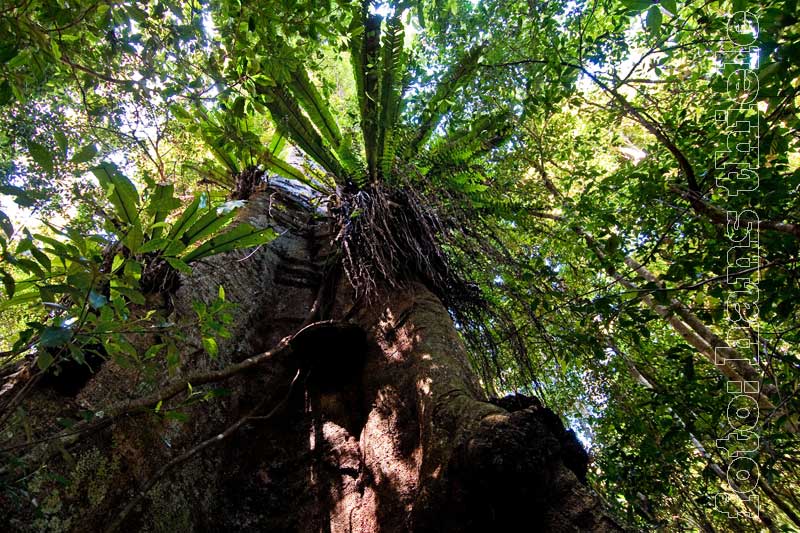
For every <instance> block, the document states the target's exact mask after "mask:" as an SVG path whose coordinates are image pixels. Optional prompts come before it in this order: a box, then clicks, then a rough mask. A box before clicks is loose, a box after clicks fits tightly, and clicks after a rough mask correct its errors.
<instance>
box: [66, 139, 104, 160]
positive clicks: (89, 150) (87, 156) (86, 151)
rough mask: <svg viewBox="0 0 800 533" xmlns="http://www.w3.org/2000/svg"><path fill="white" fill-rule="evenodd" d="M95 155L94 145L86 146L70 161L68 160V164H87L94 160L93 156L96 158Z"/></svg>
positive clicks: (95, 148)
mask: <svg viewBox="0 0 800 533" xmlns="http://www.w3.org/2000/svg"><path fill="white" fill-rule="evenodd" d="M96 155H97V147H96V146H95V145H94V143H92V144H87V145H86V146H84V147H83V148H81V149H80V150H79V151H78V152H77V153H76V154H75V155H74V156H72V159H70V162H72V163H76V164H77V163H88V162H89V161H91V160H92V159H94V156H96Z"/></svg>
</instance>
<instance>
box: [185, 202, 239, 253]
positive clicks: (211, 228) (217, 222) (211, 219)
mask: <svg viewBox="0 0 800 533" xmlns="http://www.w3.org/2000/svg"><path fill="white" fill-rule="evenodd" d="M235 214H236V211H235V210H231V211H228V212H227V213H224V214H222V215H220V214H218V210H216V209H210V210H209V212H208V213H206V214H205V215H203V216H202V217H200V219H199V220H198V221H197V222H195V223H194V224H193V225H192V226H191V227H190V228H189V229H188V230H186V233H184V235H183V237H181V241H182V242H183V244H185V245H186V246H189V245H191V244H194V243H196V242H197V241H199V240H200V239H202V238H203V237H207V236H208V235H211V234H212V233H214V232H215V231H217V230H218V229H220V228H221V227H223V226H224V225H225V224H227V223H228V222H229V221H230V220H231V219H232V218H233V216H234V215H235Z"/></svg>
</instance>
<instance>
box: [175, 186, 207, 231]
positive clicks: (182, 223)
mask: <svg viewBox="0 0 800 533" xmlns="http://www.w3.org/2000/svg"><path fill="white" fill-rule="evenodd" d="M207 203H208V196H206V195H205V194H201V195H199V196H196V197H195V199H194V200H193V201H192V203H190V204H189V205H188V206H187V207H186V209H184V211H183V213H181V216H180V217H179V218H178V220H176V221H175V224H173V225H172V230H171V231H170V232H169V235H168V236H167V238H168V239H170V240H172V239H179V238H181V237H182V236H183V233H184V232H185V231H186V229H187V228H189V226H190V225H191V224H192V223H193V222H194V221H195V220H196V219H197V217H198V216H200V210H201V209H202V208H203V207H205V206H206V204H207Z"/></svg>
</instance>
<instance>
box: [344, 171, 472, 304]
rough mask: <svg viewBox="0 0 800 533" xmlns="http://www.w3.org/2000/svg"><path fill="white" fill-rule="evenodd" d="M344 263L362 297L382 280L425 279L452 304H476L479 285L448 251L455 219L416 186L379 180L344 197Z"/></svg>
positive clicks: (382, 281) (424, 280) (352, 282)
mask: <svg viewBox="0 0 800 533" xmlns="http://www.w3.org/2000/svg"><path fill="white" fill-rule="evenodd" d="M336 214H337V216H338V217H339V227H340V228H341V230H340V232H339V235H338V237H337V240H338V241H339V244H340V246H341V251H342V266H343V269H344V272H345V275H346V276H347V278H348V280H349V281H350V283H351V285H352V286H353V288H354V289H355V291H356V295H357V296H364V297H366V298H369V297H370V296H371V295H372V294H374V292H375V290H376V288H377V286H378V284H380V283H386V284H388V285H390V286H398V285H402V284H403V283H404V282H405V281H408V280H421V281H423V282H425V283H426V284H427V285H428V286H429V287H430V288H431V289H432V290H433V291H434V293H436V295H437V296H439V297H440V298H441V299H442V300H443V301H444V303H445V305H446V306H447V307H448V308H450V309H454V308H463V307H464V305H467V306H471V305H477V304H478V303H479V302H480V300H481V298H480V291H479V289H478V287H477V285H475V284H472V283H469V282H467V281H465V278H464V276H463V275H462V273H461V272H460V271H459V270H457V269H456V268H454V267H453V265H452V261H451V258H450V257H448V255H447V254H446V252H445V247H446V246H447V245H448V242H447V236H448V235H450V234H452V233H453V232H452V223H453V221H452V220H449V219H446V218H443V217H442V215H441V213H440V212H439V211H438V210H437V209H436V208H435V205H434V204H433V203H432V202H430V201H428V200H427V199H426V198H425V197H424V196H423V195H422V194H421V193H419V192H418V191H416V190H415V189H413V188H411V187H408V186H407V187H404V188H389V187H387V186H385V185H382V184H375V185H373V186H371V187H369V188H365V189H362V190H359V191H357V192H355V193H353V194H348V195H342V196H340V198H339V206H338V208H337V209H336Z"/></svg>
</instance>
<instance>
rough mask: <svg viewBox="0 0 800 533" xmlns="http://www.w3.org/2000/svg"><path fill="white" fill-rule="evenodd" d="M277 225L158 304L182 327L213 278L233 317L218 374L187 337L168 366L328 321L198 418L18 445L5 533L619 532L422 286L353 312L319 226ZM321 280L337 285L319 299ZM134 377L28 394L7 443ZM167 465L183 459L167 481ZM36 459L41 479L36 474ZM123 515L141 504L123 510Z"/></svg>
mask: <svg viewBox="0 0 800 533" xmlns="http://www.w3.org/2000/svg"><path fill="white" fill-rule="evenodd" d="M266 207H267V200H266V197H262V198H261V199H259V200H254V201H253V202H252V203H251V206H250V216H251V220H254V221H256V222H260V223H262V224H266V223H268V221H267V219H266V217H265V215H264V213H265V212H266ZM273 207H274V206H273ZM283 229H284V230H285V231H284V233H283V234H282V236H281V237H280V238H278V239H277V240H276V241H274V242H273V243H272V244H271V245H270V246H266V247H264V248H263V249H261V250H259V251H258V252H256V253H254V254H249V255H248V254H244V253H232V254H227V255H225V256H222V257H216V258H214V259H213V260H211V261H209V264H207V265H200V266H198V267H196V268H195V273H194V275H193V277H192V278H191V279H186V280H183V285H182V287H181V289H180V290H179V291H178V293H177V294H176V295H174V298H173V304H174V306H175V314H176V316H178V317H179V316H181V315H187V316H188V315H191V302H192V300H194V299H205V300H210V299H212V298H213V295H215V294H216V292H217V287H218V286H219V285H220V284H221V285H223V286H224V288H225V291H226V293H227V295H228V296H227V297H228V299H229V300H231V301H234V302H236V303H238V304H239V308H238V310H237V315H236V321H235V323H234V324H233V326H232V329H233V333H234V337H233V339H232V340H231V341H230V342H228V343H226V344H224V345H222V346H221V353H220V357H219V358H218V359H217V360H215V361H211V360H208V359H206V358H204V357H203V356H201V355H199V353H200V351H199V350H195V349H193V346H194V347H196V346H198V345H199V340H198V339H196V338H193V337H191V335H190V339H189V341H187V345H186V347H185V350H184V354H186V355H188V354H193V355H192V356H191V357H187V358H186V360H185V361H183V364H184V370H183V371H182V372H183V373H184V375H188V374H189V373H191V372H202V371H204V370H213V369H214V368H224V367H226V366H228V365H231V364H235V363H237V362H241V361H243V360H244V359H245V358H247V357H249V356H251V355H252V354H254V353H258V352H260V351H263V350H265V349H268V348H269V347H271V346H273V345H275V344H277V343H278V342H279V341H280V339H282V338H285V337H286V336H289V335H292V334H293V333H295V332H296V331H297V330H298V329H299V328H301V327H302V326H303V325H304V324H306V323H308V318H309V316H314V315H316V318H327V319H329V321H328V322H324V323H321V324H317V325H316V326H315V327H311V328H308V329H307V330H305V332H304V333H303V334H300V335H297V336H296V337H294V338H292V341H291V342H290V343H289V347H288V348H287V349H286V350H282V351H279V352H278V353H276V355H275V356H274V357H271V358H269V359H268V360H267V361H266V362H265V363H264V364H261V365H259V366H257V367H254V368H249V369H248V370H246V371H243V372H240V373H238V374H236V375H235V376H233V377H232V378H229V379H227V380H226V381H225V382H224V383H221V384H219V385H214V384H211V385H206V386H207V387H213V386H224V387H226V388H228V389H230V390H231V394H230V396H228V397H225V398H222V399H216V400H213V401H211V402H207V403H201V404H198V405H195V406H193V407H192V408H191V409H190V411H189V412H190V414H191V418H190V420H189V422H186V423H179V422H175V421H169V420H164V419H162V418H159V417H156V416H153V415H152V414H143V415H142V414H138V415H137V414H136V413H135V412H134V413H127V414H125V415H124V416H121V417H119V418H118V419H117V420H116V421H115V423H114V424H112V425H110V426H109V427H106V428H103V429H102V430H99V431H96V432H94V433H92V434H91V435H89V436H86V437H84V438H81V439H77V440H76V439H75V438H74V437H73V438H71V439H64V441H63V442H64V444H63V445H61V444H56V445H55V446H51V445H52V444H53V442H55V443H59V442H62V441H59V440H57V441H53V442H51V443H50V444H48V445H47V446H49V447H46V448H42V447H41V446H39V447H33V448H32V450H33V451H31V452H29V453H28V455H25V456H24V457H25V458H26V460H27V461H28V464H27V470H26V469H25V467H21V468H22V470H21V471H24V472H31V471H33V473H32V474H30V475H28V477H27V478H25V479H24V480H22V481H21V482H18V483H17V484H16V485H15V486H17V487H22V488H23V489H24V490H20V491H19V492H18V497H16V498H6V499H4V500H2V501H0V508H2V510H3V513H2V515H3V518H0V525H2V523H3V522H5V523H6V528H10V529H11V530H20V531H25V530H35V531H104V530H107V529H108V528H109V527H111V526H112V525H113V526H117V525H119V528H118V529H119V530H121V531H173V532H175V531H178V532H182V531H270V532H279V531H297V532H317V531H324V532H342V533H344V532H407V531H413V532H428V531H431V532H434V531H443V532H444V531H448V532H449V531H453V532H455V531H459V532H460V531H481V532H483V531H506V530H508V531H511V530H517V531H554V532H559V531H580V532H589V531H597V532H601V531H619V530H620V528H619V527H618V526H617V525H616V524H615V523H614V522H613V521H612V520H611V519H609V518H608V517H607V516H606V515H605V513H604V512H603V510H602V509H601V507H600V505H599V503H598V499H597V498H596V497H595V496H594V495H593V494H592V493H591V492H590V491H589V489H588V488H587V487H586V486H585V484H584V483H583V481H582V480H583V479H584V476H585V473H586V464H587V457H586V454H585V452H584V450H583V449H582V448H581V447H580V445H579V444H578V442H577V440H576V439H575V436H574V434H572V432H570V431H566V430H565V429H564V427H563V426H562V424H561V422H560V420H559V418H558V417H557V416H556V415H555V414H553V413H552V412H551V411H549V410H548V409H546V408H544V407H542V406H541V405H540V404H539V403H538V402H537V401H535V400H533V399H528V398H524V397H520V396H516V397H510V398H507V399H504V400H500V401H494V402H490V401H487V399H486V397H485V396H484V394H483V392H482V390H481V388H480V386H479V384H478V383H477V379H476V377H475V374H474V373H473V371H472V370H471V369H470V367H469V364H468V361H467V356H466V351H465V347H464V345H463V343H462V341H461V340H460V338H459V336H458V333H457V330H456V329H455V327H454V326H453V323H452V321H451V319H450V316H449V314H448V312H447V310H446V309H445V308H444V307H443V305H442V304H441V302H440V301H439V300H438V299H437V298H436V296H435V295H434V294H432V293H431V291H430V290H428V289H427V288H426V287H425V285H424V284H422V283H419V282H410V283H408V284H407V285H406V286H404V287H398V288H389V287H384V288H382V289H381V290H379V291H378V293H377V294H375V295H373V296H372V297H371V298H370V299H369V301H365V300H363V301H362V300H358V301H356V300H355V299H354V298H353V294H352V290H351V289H350V288H349V285H348V284H347V282H346V281H344V280H336V279H335V277H331V276H324V275H323V274H324V272H325V271H326V266H325V265H326V264H327V262H328V261H327V258H326V256H325V250H326V247H325V246H324V244H323V243H324V242H326V240H329V239H330V235H329V234H330V227H328V226H326V225H325V224H321V225H318V226H309V227H308V231H307V232H298V231H290V230H286V229H285V228H283ZM334 272H335V270H334ZM323 278H326V279H328V280H333V282H332V283H329V284H327V285H326V286H324V287H322V290H320V289H321V287H320V283H321V280H322V279H323ZM321 302H322V305H320V303H321ZM315 303H316V305H315ZM320 313H321V314H322V315H323V316H320ZM295 376H297V377H298V379H296V380H295V381H294V386H290V384H291V383H292V378H293V377H295ZM137 379H138V376H137V375H135V373H133V372H131V371H128V370H123V369H121V368H119V367H117V366H115V365H114V364H113V363H111V362H108V363H106V364H105V365H104V366H103V367H102V368H101V369H100V370H99V371H98V372H97V374H96V375H95V376H94V377H93V378H92V379H91V380H90V381H89V382H88V383H87V384H86V385H85V386H84V387H83V388H82V390H80V392H79V393H78V394H77V395H75V396H70V397H65V396H63V395H59V393H57V392H56V391H55V390H53V389H52V388H48V387H45V386H40V387H37V388H35V389H34V391H33V393H32V394H31V395H30V396H29V397H28V399H27V400H26V402H25V403H24V405H25V409H26V413H27V422H26V424H28V426H29V427H34V428H39V429H35V431H34V433H36V434H35V435H33V437H31V435H28V436H26V437H22V436H21V437H20V439H22V440H26V439H27V440H31V439H32V438H33V439H35V438H36V437H38V436H43V435H45V434H46V430H48V429H49V430H50V431H52V430H53V428H52V425H53V424H52V419H53V418H54V417H55V416H66V415H70V414H72V415H73V416H74V412H75V411H76V410H77V409H79V408H84V409H91V410H95V411H96V410H99V409H102V408H103V406H105V405H109V404H111V403H113V402H119V400H120V399H121V398H125V397H126V395H128V396H130V397H136V396H141V395H142V392H140V391H137V390H133V389H132V388H133V386H134V385H135V383H136V380H137ZM175 379H176V378H168V377H165V378H164V379H163V382H164V383H166V382H173V381H174V380H175ZM175 401H176V400H174V399H173V400H171V402H175ZM166 403H167V404H170V402H166ZM173 404H174V403H173ZM166 407H168V405H165V406H164V407H162V409H164V408H166ZM254 408H256V411H255V412H253V410H254ZM114 412H117V411H114ZM248 414H249V416H248V418H246V419H243V418H242V417H243V416H245V415H248ZM237 421H238V422H237ZM232 424H238V425H235V426H232ZM226 428H228V429H231V431H227V432H226V431H225V430H226ZM37 432H41V433H37ZM218 434H219V435H220V437H219V438H218V439H215V440H212V441H209V442H208V444H207V445H206V446H203V447H202V449H200V450H199V451H197V452H196V453H187V451H188V450H190V449H191V448H192V447H193V446H194V445H196V444H197V443H198V442H201V441H204V440H205V439H208V438H209V437H213V436H215V435H218ZM55 452H58V455H56V454H55ZM181 454H183V455H184V459H185V460H182V461H180V462H175V466H174V468H169V469H164V468H162V467H163V466H164V465H165V464H168V463H169V462H170V461H171V460H174V458H175V457H178V456H181ZM44 458H49V466H47V467H45V468H40V469H34V468H31V465H32V464H33V461H35V460H43V459H44ZM12 470H13V469H12ZM53 474H56V475H55V476H54V475H53ZM142 489H145V490H144V491H143V490H142ZM142 492H144V495H143V497H141V498H139V499H138V500H134V498H137V495H139V494H140V493H142ZM131 501H137V505H135V506H129V507H130V509H129V511H130V512H125V513H123V510H124V509H126V506H128V504H129V502H131ZM117 519H120V520H121V521H118V520H117ZM6 530H8V529H6Z"/></svg>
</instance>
